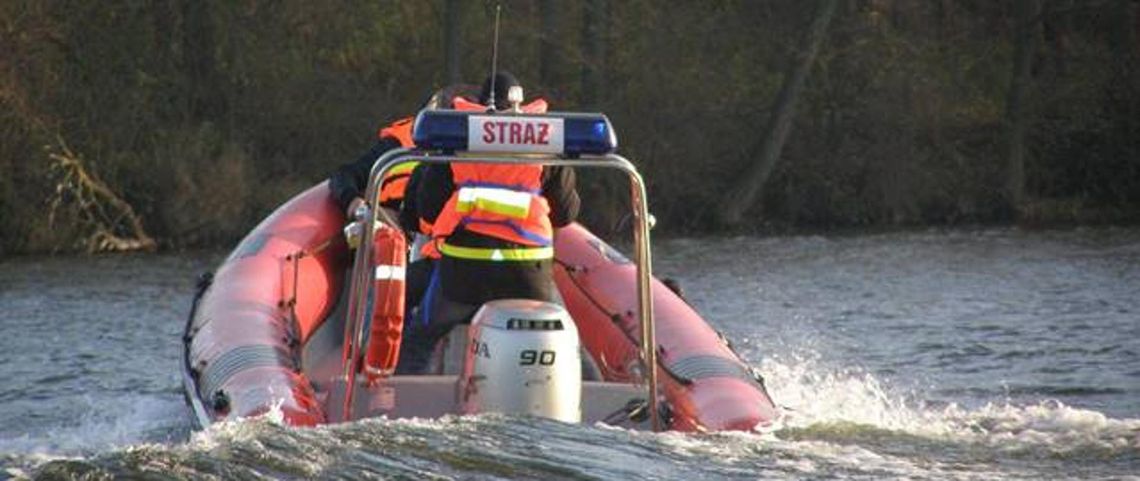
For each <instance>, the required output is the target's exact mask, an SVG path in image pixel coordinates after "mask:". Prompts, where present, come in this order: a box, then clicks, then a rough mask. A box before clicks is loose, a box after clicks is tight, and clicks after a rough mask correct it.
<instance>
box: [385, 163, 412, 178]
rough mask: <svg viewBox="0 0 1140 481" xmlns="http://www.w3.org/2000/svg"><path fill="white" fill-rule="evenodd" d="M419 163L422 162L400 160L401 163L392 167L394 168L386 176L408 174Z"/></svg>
mask: <svg viewBox="0 0 1140 481" xmlns="http://www.w3.org/2000/svg"><path fill="white" fill-rule="evenodd" d="M419 164H420V163H419V162H416V161H414V160H409V161H407V162H400V163H399V164H396V166H395V167H392V170H389V171H388V174H387V175H385V177H392V176H395V175H401V174H408V173H410V172H411V171H412V170H415V168H416V166H417V165H419Z"/></svg>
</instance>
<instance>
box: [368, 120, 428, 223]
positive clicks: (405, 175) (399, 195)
mask: <svg viewBox="0 0 1140 481" xmlns="http://www.w3.org/2000/svg"><path fill="white" fill-rule="evenodd" d="M414 121H415V119H413V118H412V117H407V118H403V119H400V120H397V121H395V122H392V124H391V125H388V126H387V127H384V128H382V129H380V133H379V134H378V135H379V136H380V138H381V139H383V138H392V139H396V141H398V142H400V147H404V148H412V147H414V146H415V145H416V143H415V142H414V141H413V140H412V124H413V123H414ZM416 165H419V162H416V161H407V162H401V163H399V164H396V165H395V166H394V167H392V168H391V169H389V170H388V172H387V173H386V174H384V180H383V181H381V182H380V203H381V204H384V203H387V202H389V201H399V200H402V199H403V198H404V194H405V191H406V190H407V188H408V180H409V179H410V178H411V177H412V170H415V168H416Z"/></svg>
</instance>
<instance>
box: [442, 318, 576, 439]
mask: <svg viewBox="0 0 1140 481" xmlns="http://www.w3.org/2000/svg"><path fill="white" fill-rule="evenodd" d="M467 341H468V342H467V354H466V356H465V359H464V363H463V372H462V374H460V376H459V384H458V392H457V393H456V395H457V396H458V399H457V402H458V404H459V409H460V411H461V412H463V413H464V414H474V413H482V412H499V413H510V414H530V415H535V416H542V417H547V418H552V419H557V420H560V421H565V422H570V423H577V422H580V421H581V418H582V409H581V406H582V363H581V356H582V354H581V350H580V349H579V342H578V328H577V326H575V325H574V321H573V320H572V319H571V318H570V314H569V313H567V312H566V309H563V308H562V306H559V305H557V304H552V303H549V302H541V301H534V300H524V299H507V300H498V301H491V302H488V303H486V304H483V307H481V308H480V309H479V312H477V313H475V317H474V318H473V319H472V320H471V327H470V329H469V330H468V338H467Z"/></svg>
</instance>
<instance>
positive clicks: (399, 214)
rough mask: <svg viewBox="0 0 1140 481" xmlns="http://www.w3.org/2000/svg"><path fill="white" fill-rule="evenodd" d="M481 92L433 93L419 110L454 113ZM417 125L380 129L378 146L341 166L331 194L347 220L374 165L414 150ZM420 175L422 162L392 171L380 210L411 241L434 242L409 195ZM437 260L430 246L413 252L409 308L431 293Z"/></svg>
mask: <svg viewBox="0 0 1140 481" xmlns="http://www.w3.org/2000/svg"><path fill="white" fill-rule="evenodd" d="M477 92H478V87H477V86H473V85H467V84H456V85H450V86H448V87H445V88H442V89H439V90H437V91H435V92H434V93H433V94H432V95H431V96H430V97H429V98H428V100H427V101H425V102H424V103H423V105H422V106H421V109H437V108H444V109H450V108H453V99H455V98H460V97H461V96H463V95H471V96H474V94H475V93H477ZM414 121H415V117H414V115H413V116H409V117H404V118H401V119H398V120H396V121H394V122H392V123H390V124H388V125H387V126H384V127H382V128H381V129H380V130H379V132H378V133H377V140H376V142H375V143H374V144H373V145H372V147H371V148H370V149H368V151H367V152H365V153H364V154H363V155H361V156H360V157H358V158H357V159H356V160H355V161H353V162H349V163H346V164H342V165H341V166H339V167H338V168H337V169H336V170H335V171H333V173H332V175H330V176H329V191H330V193H331V195H332V197H333V199H334V200H336V202H337V205H339V206H340V207H341V209H342V210H343V211H344V212H345V216H346V217H347V218H348V219H350V220H352V219H354V218H355V216H356V210H357V208H358V207H359V206H361V205H363V204H364V190H365V189H366V187H367V184H368V176H369V175H370V174H371V172H372V166H373V164H375V163H376V160H378V159H379V158H380V157H381V156H383V155H384V154H385V153H387V152H388V151H390V150H393V149H397V148H401V147H403V148H411V147H413V146H415V143H414V142H413V140H412V125H413V123H414ZM422 170H423V169H422V166H421V165H420V164H419V162H415V161H407V162H402V163H400V164H397V165H396V166H394V167H393V168H391V169H389V170H388V172H387V173H386V174H385V175H384V179H383V180H382V181H381V184H380V206H381V207H382V208H385V209H388V210H389V212H390V213H394V215H392V217H393V218H395V219H396V221H397V222H398V223H399V227H400V228H401V229H402V230H403V231H404V232H405V235H406V237H407V238H408V239H412V238H415V237H417V234H418V235H419V236H422V237H423V238H430V235H431V225H430V224H426V223H425V222H424V221H423V220H422V219H421V217H420V216H419V214H418V212H417V209H416V208H415V199H414V198H413V197H414V196H409V195H407V194H408V193H410V192H415V191H416V185H417V184H418V182H419V179H420V177H421V172H422ZM438 257H439V255H438V253H437V252H435V251H434V249H433V248H432V246H431V245H430V244H426V243H425V244H424V245H423V246H422V247H418V248H417V249H416V250H415V251H414V252H413V259H412V262H410V263H409V264H408V266H407V273H406V286H407V287H406V296H405V297H406V304H407V305H408V306H417V305H418V304H419V303H420V300H421V298H422V296H423V293H424V291H425V289H427V285H428V280H429V279H430V276H431V272H432V269H433V266H434V260H435V259H437V258H438Z"/></svg>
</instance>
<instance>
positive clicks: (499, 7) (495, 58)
mask: <svg viewBox="0 0 1140 481" xmlns="http://www.w3.org/2000/svg"><path fill="white" fill-rule="evenodd" d="M502 11H503V4H501V3H500V4H496V5H495V39H494V41H493V42H492V43H491V96H490V97H489V100H488V103H490V104H491V105H488V106H487V108H488V109H494V108H495V74H496V69H497V68H498V63H499V14H500V13H502Z"/></svg>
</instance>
